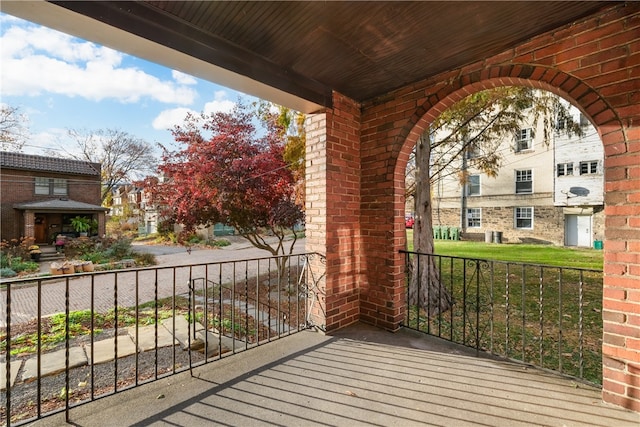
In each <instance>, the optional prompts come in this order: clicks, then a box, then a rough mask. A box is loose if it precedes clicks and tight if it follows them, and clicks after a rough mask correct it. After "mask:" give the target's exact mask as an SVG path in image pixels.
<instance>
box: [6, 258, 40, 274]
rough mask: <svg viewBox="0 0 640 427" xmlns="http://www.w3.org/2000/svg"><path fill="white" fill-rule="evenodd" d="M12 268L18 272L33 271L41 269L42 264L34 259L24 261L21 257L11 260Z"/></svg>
mask: <svg viewBox="0 0 640 427" xmlns="http://www.w3.org/2000/svg"><path fill="white" fill-rule="evenodd" d="M11 270H13V271H15V272H16V273H21V272H23V271H26V272H32V271H39V270H40V265H39V264H38V263H37V262H33V261H22V260H21V259H19V258H14V259H12V260H11Z"/></svg>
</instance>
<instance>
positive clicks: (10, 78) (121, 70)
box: [0, 13, 253, 154]
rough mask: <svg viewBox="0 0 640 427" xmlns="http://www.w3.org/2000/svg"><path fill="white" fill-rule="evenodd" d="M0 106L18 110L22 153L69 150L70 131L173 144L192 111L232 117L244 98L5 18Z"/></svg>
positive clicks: (0, 24)
mask: <svg viewBox="0 0 640 427" xmlns="http://www.w3.org/2000/svg"><path fill="white" fill-rule="evenodd" d="M0 55H1V56H0V64H1V67H0V102H1V103H3V104H8V105H10V106H12V107H18V108H19V109H20V111H21V113H23V114H24V115H25V116H26V117H27V118H28V122H27V127H28V129H29V133H30V138H29V141H28V142H27V144H26V145H25V147H24V148H23V152H25V153H31V154H43V152H44V150H45V149H51V148H54V149H55V148H56V147H59V146H60V144H62V145H65V146H67V147H68V146H69V144H70V143H69V139H68V137H67V136H66V132H67V129H74V130H88V131H92V130H98V129H107V128H113V129H121V130H124V131H126V132H128V133H130V134H131V135H133V136H135V137H138V138H142V139H144V140H146V141H148V142H150V143H156V142H158V143H163V144H170V143H171V142H172V137H171V133H170V132H169V131H168V129H170V128H172V127H173V126H174V125H175V124H179V123H181V122H182V121H183V119H184V117H185V115H186V113H187V112H189V111H191V112H195V113H200V112H205V113H212V112H215V111H229V110H230V109H231V108H233V105H234V103H235V102H236V101H237V100H238V97H242V98H243V99H246V100H252V99H253V98H250V97H249V96H247V95H244V94H241V93H239V92H236V91H234V90H231V89H229V88H225V87H222V86H218V85H216V84H213V83H210V82H207V81H204V80H201V79H197V78H195V77H192V76H189V75H187V74H184V73H181V72H178V71H175V70H171V69H168V68H166V67H162V66H160V65H157V64H154V63H151V62H148V61H145V60H142V59H139V58H136V57H133V56H130V55H127V54H124V53H121V52H118V51H115V50H112V49H109V48H106V47H103V46H100V45H98V44H95V43H91V42H87V41H85V40H82V39H79V38H76V37H72V36H69V35H67V34H64V33H61V32H58V31H55V30H52V29H49V28H46V27H42V26H40V25H37V24H33V23H31V22H28V21H24V20H21V19H18V18H15V17H13V16H11V15H7V14H3V13H0Z"/></svg>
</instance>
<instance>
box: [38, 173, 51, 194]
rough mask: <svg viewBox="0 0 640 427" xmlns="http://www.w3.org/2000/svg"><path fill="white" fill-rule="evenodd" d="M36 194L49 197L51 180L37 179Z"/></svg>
mask: <svg viewBox="0 0 640 427" xmlns="http://www.w3.org/2000/svg"><path fill="white" fill-rule="evenodd" d="M35 193H36V194H41V195H48V194H49V178H41V177H39V176H38V177H36V190H35Z"/></svg>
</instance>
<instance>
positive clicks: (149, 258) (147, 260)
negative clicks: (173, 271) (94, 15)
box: [133, 252, 158, 266]
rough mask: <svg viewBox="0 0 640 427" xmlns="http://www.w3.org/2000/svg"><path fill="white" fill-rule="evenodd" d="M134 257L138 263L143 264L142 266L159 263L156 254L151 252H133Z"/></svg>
mask: <svg viewBox="0 0 640 427" xmlns="http://www.w3.org/2000/svg"><path fill="white" fill-rule="evenodd" d="M133 259H135V260H136V264H137V265H142V266H147V265H156V264H157V263H158V261H157V260H156V256H155V255H154V254H150V253H138V252H135V253H134V254H133Z"/></svg>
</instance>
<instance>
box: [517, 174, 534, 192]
mask: <svg viewBox="0 0 640 427" xmlns="http://www.w3.org/2000/svg"><path fill="white" fill-rule="evenodd" d="M527 171H528V172H529V174H530V175H531V181H518V172H527ZM513 174H514V176H513V183H514V187H515V188H514V192H515V194H533V169H516V170H515V171H513ZM518 182H531V191H527V192H518Z"/></svg>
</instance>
